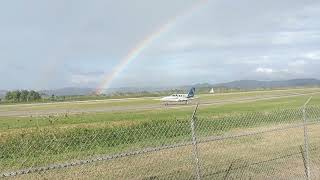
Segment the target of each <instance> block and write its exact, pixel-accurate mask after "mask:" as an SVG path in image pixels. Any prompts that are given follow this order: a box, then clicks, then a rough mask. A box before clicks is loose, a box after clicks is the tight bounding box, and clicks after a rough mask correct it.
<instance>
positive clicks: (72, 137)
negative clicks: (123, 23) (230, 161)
mask: <svg viewBox="0 0 320 180" xmlns="http://www.w3.org/2000/svg"><path fill="white" fill-rule="evenodd" d="M319 92H320V89H292V90H280V91H265V92H263V91H259V92H245V93H232V94H231V93H230V94H219V95H200V96H199V100H198V101H200V103H203V104H204V105H200V109H199V112H198V115H197V117H198V120H199V121H198V126H197V132H198V135H199V137H207V136H219V135H223V134H227V133H232V132H240V131H249V130H255V129H261V128H268V127H274V126H281V125H286V124H291V123H297V122H300V121H301V115H302V114H301V109H299V107H301V106H302V105H303V104H304V103H305V101H306V100H307V99H308V98H309V97H310V96H311V95H312V96H313V99H312V101H311V102H310V106H312V105H313V106H316V105H319V104H320V94H318V93H319ZM288 96H290V97H288ZM275 97H276V98H275ZM268 98H270V99H268ZM224 101H226V102H228V103H220V102H224ZM238 101H239V102H238ZM155 104H157V105H159V102H158V101H157V100H154V99H153V98H142V99H139V98H138V99H124V100H103V101H88V102H70V103H54V104H42V105H35V104H33V105H5V106H3V107H2V106H0V113H1V112H8V111H21V112H24V111H31V112H32V111H35V112H38V111H41V110H49V111H56V110H60V109H62V110H70V109H77V110H79V111H80V113H74V114H72V113H70V114H68V113H55V114H54V115H38V116H23V117H22V116H20V114H18V115H17V116H14V115H10V116H5V115H2V116H0V155H1V156H0V172H6V171H10V170H16V169H23V168H27V167H35V166H43V165H46V164H52V163H57V162H65V161H70V160H75V159H85V157H90V156H94V155H99V154H115V153H119V152H123V151H131V150H137V149H141V148H145V147H156V146H161V145H164V144H173V143H178V142H185V141H190V139H191V137H190V133H191V130H190V125H189V122H190V117H191V114H192V111H193V108H194V106H193V105H189V106H185V105H173V106H172V107H169V108H165V107H161V108H158V106H157V107H156V108H150V109H145V108H140V109H139V108H138V110H121V111H120V110H118V111H117V110H114V111H110V112H109V111H107V112H90V111H87V110H88V109H90V108H93V109H94V108H113V107H115V106H118V107H127V106H133V107H134V106H136V107H139V106H142V107H145V106H152V105H155ZM66 108H67V109H66ZM81 110H83V113H82V112H81ZM311 110H312V111H313V110H314V109H311ZM311 110H310V111H311ZM316 110H317V109H316ZM4 114H5V113H4ZM279 117H281V118H279ZM293 131H294V130H293ZM297 132H299V133H300V130H297ZM316 136H317V135H316ZM257 138H258V139H259V138H266V137H257ZM268 138H271V137H268ZM284 138H290V136H288V137H284ZM241 142H243V141H241ZM253 142H254V140H252V139H250V138H248V139H246V140H245V141H244V142H243V143H244V145H245V144H246V143H249V144H251V143H253ZM265 142H266V144H265V145H266V146H270V147H271V144H272V143H273V142H271V141H270V140H268V141H265ZM299 142H300V141H299ZM227 144H230V143H227ZM231 144H232V143H231ZM236 144H237V143H236ZM298 144H299V143H298ZM210 146H211V145H210ZM214 146H216V145H214ZM219 146H220V145H219ZM224 146H226V144H224ZM232 146H234V143H233V145H230V146H228V148H230V151H231V150H232V149H234V148H235V147H233V148H232ZM258 146H260V145H258ZM294 146H296V145H294ZM201 148H204V149H207V150H205V152H207V153H208V154H210V153H212V152H210V147H209V145H203V147H201ZM279 148H280V149H281V146H279ZM283 148H284V149H285V148H288V147H283ZM175 151H177V152H179V151H183V152H185V151H190V147H185V148H180V149H178V150H172V151H169V152H168V156H169V157H170V156H173V157H174V155H173V154H175V153H177V152H175ZM220 151H221V150H220ZM220 151H219V152H220ZM270 151H277V149H273V150H272V149H271V150H270ZM217 152H218V151H217ZM221 152H223V151H221ZM227 152H228V151H225V152H224V153H225V154H222V155H221V156H220V157H226V156H227V155H228V153H227ZM164 153H165V152H164ZM172 153H173V154H172ZM156 156H157V155H155V157H156ZM203 156H207V155H206V153H205V154H203ZM155 157H152V158H155ZM173 157H171V158H173ZM169 159H170V158H169ZM182 159H183V161H184V160H186V159H187V160H188V161H189V160H190V159H188V158H182ZM154 161H157V160H154ZM121 162H122V161H120V164H119V166H120V167H123V166H125V164H123V163H122V164H121ZM177 163H181V162H180V161H179V160H178V162H177ZM115 164H117V163H115ZM103 166H106V165H105V164H103ZM161 166H162V165H161ZM213 166H214V164H208V165H206V167H213ZM152 167H153V168H156V167H154V166H152ZM186 168H187V169H188V168H190V167H189V166H187V167H186ZM74 170H75V171H78V170H79V169H77V168H75V169H74ZM139 171H143V170H139ZM139 171H137V173H138V172H139ZM57 173H59V171H57ZM189 173H190V172H189ZM182 174H184V173H182ZM56 175H57V174H56ZM31 177H32V176H31ZM128 177H130V176H127V178H128ZM97 178H99V177H98V176H97ZM71 179H72V178H71ZM133 179H134V178H133ZM137 179H140V178H137Z"/></svg>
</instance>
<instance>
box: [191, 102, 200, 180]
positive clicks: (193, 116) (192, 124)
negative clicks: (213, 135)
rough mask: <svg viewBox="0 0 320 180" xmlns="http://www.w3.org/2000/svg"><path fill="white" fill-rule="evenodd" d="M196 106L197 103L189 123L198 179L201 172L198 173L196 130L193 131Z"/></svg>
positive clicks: (198, 179)
mask: <svg viewBox="0 0 320 180" xmlns="http://www.w3.org/2000/svg"><path fill="white" fill-rule="evenodd" d="M198 107H199V104H197V106H196V108H195V110H194V112H193V114H192V117H191V123H190V124H191V133H192V145H193V156H194V159H195V168H196V175H197V180H200V179H201V178H200V177H201V173H200V162H199V150H198V142H197V137H196V131H195V121H196V113H197V110H198Z"/></svg>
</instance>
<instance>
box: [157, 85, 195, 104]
mask: <svg viewBox="0 0 320 180" xmlns="http://www.w3.org/2000/svg"><path fill="white" fill-rule="evenodd" d="M195 92H196V89H195V88H191V89H190V91H189V93H188V94H172V95H171V96H167V97H164V98H161V99H160V101H162V102H165V105H168V104H169V102H185V103H186V104H188V103H189V101H191V100H193V99H194V95H195Z"/></svg>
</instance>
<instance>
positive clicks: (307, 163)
mask: <svg viewBox="0 0 320 180" xmlns="http://www.w3.org/2000/svg"><path fill="white" fill-rule="evenodd" d="M311 99H312V96H311V97H310V98H309V99H308V100H307V101H306V103H305V104H304V105H303V109H302V115H303V124H304V125H303V131H304V159H305V160H304V161H305V162H304V163H305V172H306V176H307V180H310V178H311V177H310V160H309V139H308V129H307V114H306V107H307V105H308V104H309V102H310V101H311Z"/></svg>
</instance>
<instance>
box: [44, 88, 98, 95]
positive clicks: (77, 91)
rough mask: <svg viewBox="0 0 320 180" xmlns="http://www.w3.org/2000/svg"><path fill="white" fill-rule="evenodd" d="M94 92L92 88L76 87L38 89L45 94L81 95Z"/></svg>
mask: <svg viewBox="0 0 320 180" xmlns="http://www.w3.org/2000/svg"><path fill="white" fill-rule="evenodd" d="M94 92H95V89H93V88H76V87H68V88H61V89H55V90H43V91H40V93H41V94H46V95H47V96H51V95H52V94H54V95H55V96H81V95H89V94H92V93H94Z"/></svg>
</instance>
